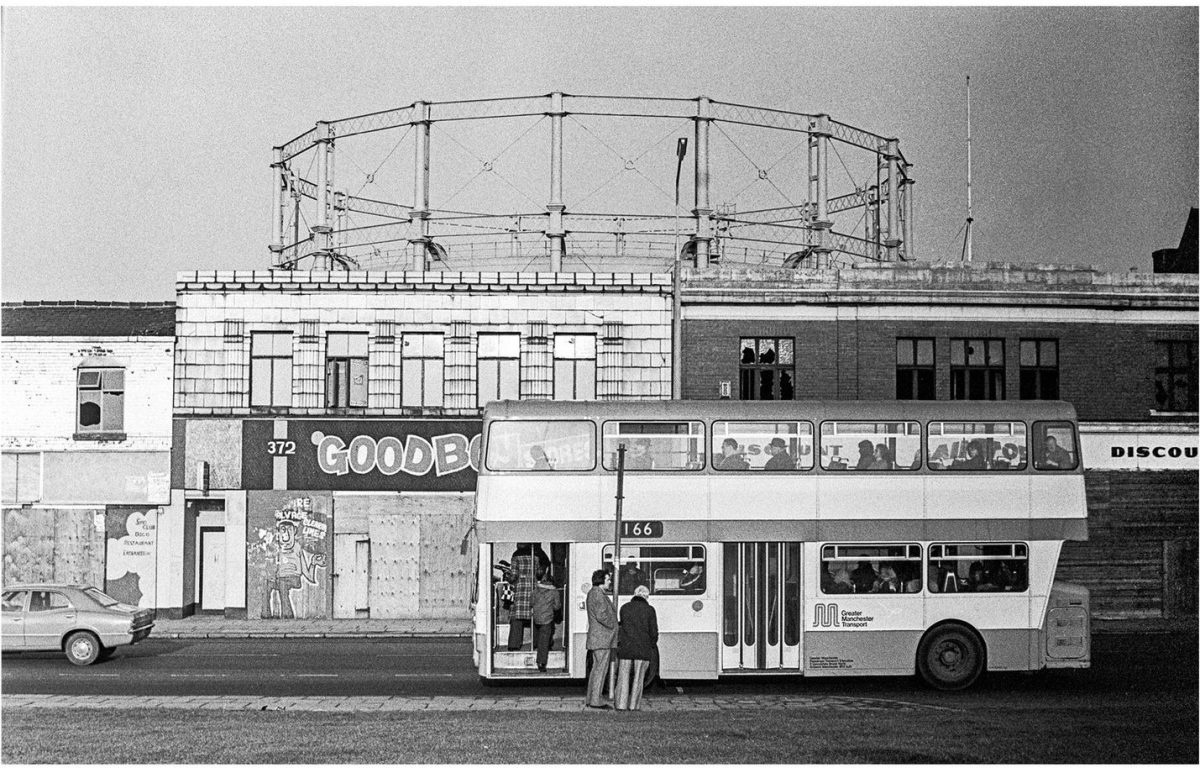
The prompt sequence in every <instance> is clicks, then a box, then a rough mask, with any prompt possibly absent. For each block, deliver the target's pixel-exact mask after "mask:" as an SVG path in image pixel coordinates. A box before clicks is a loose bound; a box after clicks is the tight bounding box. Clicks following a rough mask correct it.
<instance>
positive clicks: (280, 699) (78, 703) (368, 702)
mask: <svg viewBox="0 0 1200 768" xmlns="http://www.w3.org/2000/svg"><path fill="white" fill-rule="evenodd" d="M3 702H4V711H5V712H11V711H12V710H16V709H25V710H29V709H103V710H107V711H112V710H120V709H173V710H179V709H183V710H194V709H202V710H206V711H212V710H226V711H230V710H232V711H239V712H486V711H504V712H514V711H538V712H592V713H595V714H596V715H598V716H600V715H603V714H612V713H613V710H611V709H608V710H599V709H590V708H588V707H585V706H584V704H583V694H582V692H580V693H579V694H578V695H574V696H544V695H538V696H73V695H55V694H17V695H9V694H5V695H4V697H3ZM763 709H784V710H811V709H834V710H845V711H857V712H862V711H909V710H934V711H937V710H941V711H946V712H952V711H955V710H954V709H953V708H951V707H941V706H936V705H933V704H917V703H913V702H907V701H896V700H893V699H875V698H859V697H850V696H793V695H769V694H755V695H752V696H690V695H689V696H674V695H666V696H664V695H654V696H647V697H645V698H643V699H642V711H646V712H679V711H688V712H694V711H703V712H720V711H730V710H754V711H760V710H763Z"/></svg>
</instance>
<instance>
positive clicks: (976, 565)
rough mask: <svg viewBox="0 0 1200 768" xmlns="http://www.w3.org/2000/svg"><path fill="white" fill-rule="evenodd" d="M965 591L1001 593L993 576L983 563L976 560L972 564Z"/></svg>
mask: <svg viewBox="0 0 1200 768" xmlns="http://www.w3.org/2000/svg"><path fill="white" fill-rule="evenodd" d="M965 590H966V591H968V592H998V591H1000V587H999V586H997V585H996V583H995V581H994V580H993V577H992V575H991V574H990V573H989V572H988V571H987V570H986V569H985V568H984V567H983V563H981V562H979V561H978V560H976V561H975V562H973V563H971V567H970V568H969V569H968V571H967V584H966V587H965Z"/></svg>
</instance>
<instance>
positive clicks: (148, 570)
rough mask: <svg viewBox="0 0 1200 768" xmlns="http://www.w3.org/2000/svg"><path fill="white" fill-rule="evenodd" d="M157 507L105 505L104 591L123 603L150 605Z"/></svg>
mask: <svg viewBox="0 0 1200 768" xmlns="http://www.w3.org/2000/svg"><path fill="white" fill-rule="evenodd" d="M157 533H158V508H157V507H109V508H108V511H107V514H106V515H105V521H104V544H105V555H106V557H105V560H106V566H105V573H104V591H105V592H106V593H108V594H109V595H111V596H112V597H114V598H116V599H117V600H120V601H121V602H122V603H125V604H127V605H133V606H137V607H138V608H154V607H155V605H154V585H155V575H156V574H157V568H156V567H155V557H156V548H157V542H158V536H157Z"/></svg>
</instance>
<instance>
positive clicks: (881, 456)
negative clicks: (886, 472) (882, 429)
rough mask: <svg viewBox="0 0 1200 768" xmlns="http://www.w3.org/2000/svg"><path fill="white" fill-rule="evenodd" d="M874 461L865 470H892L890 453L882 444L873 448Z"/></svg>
mask: <svg viewBox="0 0 1200 768" xmlns="http://www.w3.org/2000/svg"><path fill="white" fill-rule="evenodd" d="M874 457H875V460H874V461H872V462H871V465H870V466H869V467H867V469H894V468H895V467H894V466H893V464H892V451H891V449H889V448H888V447H887V446H886V445H884V444H883V443H880V444H879V445H877V446H875V453H874Z"/></svg>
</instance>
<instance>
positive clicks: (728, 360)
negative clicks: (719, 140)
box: [681, 264, 1198, 618]
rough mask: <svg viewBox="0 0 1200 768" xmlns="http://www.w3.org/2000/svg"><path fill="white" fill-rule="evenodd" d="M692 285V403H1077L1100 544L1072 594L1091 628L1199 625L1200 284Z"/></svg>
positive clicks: (930, 280) (962, 280) (994, 272)
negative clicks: (1194, 620)
mask: <svg viewBox="0 0 1200 768" xmlns="http://www.w3.org/2000/svg"><path fill="white" fill-rule="evenodd" d="M682 286H683V288H682V296H681V298H682V305H683V335H682V336H683V349H682V356H681V358H682V368H683V381H682V392H683V396H684V397H685V398H700V399H714V398H719V397H723V396H728V397H732V398H735V399H736V398H743V399H764V398H766V399H775V398H795V399H805V398H828V399H883V400H887V399H891V398H898V399H929V400H954V399H1010V400H1015V399H1062V400H1067V401H1070V402H1071V403H1073V404H1074V406H1075V408H1076V410H1077V413H1078V415H1079V419H1080V422H1081V424H1080V431H1081V440H1082V445H1083V456H1084V461H1085V463H1086V465H1087V466H1088V467H1090V468H1091V471H1090V472H1089V473H1088V480H1087V482H1088V501H1089V510H1090V511H1091V518H1090V521H1089V522H1090V530H1091V534H1090V539H1089V541H1087V542H1073V543H1069V544H1068V545H1067V548H1066V550H1065V552H1064V557H1063V563H1062V577H1063V578H1064V579H1066V580H1071V579H1075V580H1078V581H1080V582H1082V583H1084V584H1086V585H1088V586H1089V587H1091V588H1092V589H1093V590H1094V593H1095V598H1094V602H1093V605H1094V608H1095V611H1096V613H1097V615H1099V616H1111V617H1131V616H1152V617H1159V616H1162V617H1168V618H1170V617H1174V616H1178V615H1189V614H1190V615H1193V616H1194V615H1195V612H1196V572H1197V548H1196V530H1197V516H1196V508H1197V493H1196V489H1197V467H1198V465H1197V460H1196V450H1197V428H1196V339H1197V280H1196V276H1195V275H1185V274H1145V273H1130V274H1126V275H1110V274H1104V273H1099V272H1095V271H1093V270H1090V269H1086V268H1065V267H1052V266H1038V265H1008V264H990V265H972V266H962V265H950V266H931V265H928V264H923V265H922V264H916V265H905V264H894V265H891V264H889V265H877V266H870V267H863V268H855V269H843V270H839V271H820V270H812V271H805V270H771V269H758V270H756V269H723V270H704V271H695V270H685V272H684V275H683V280H682Z"/></svg>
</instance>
